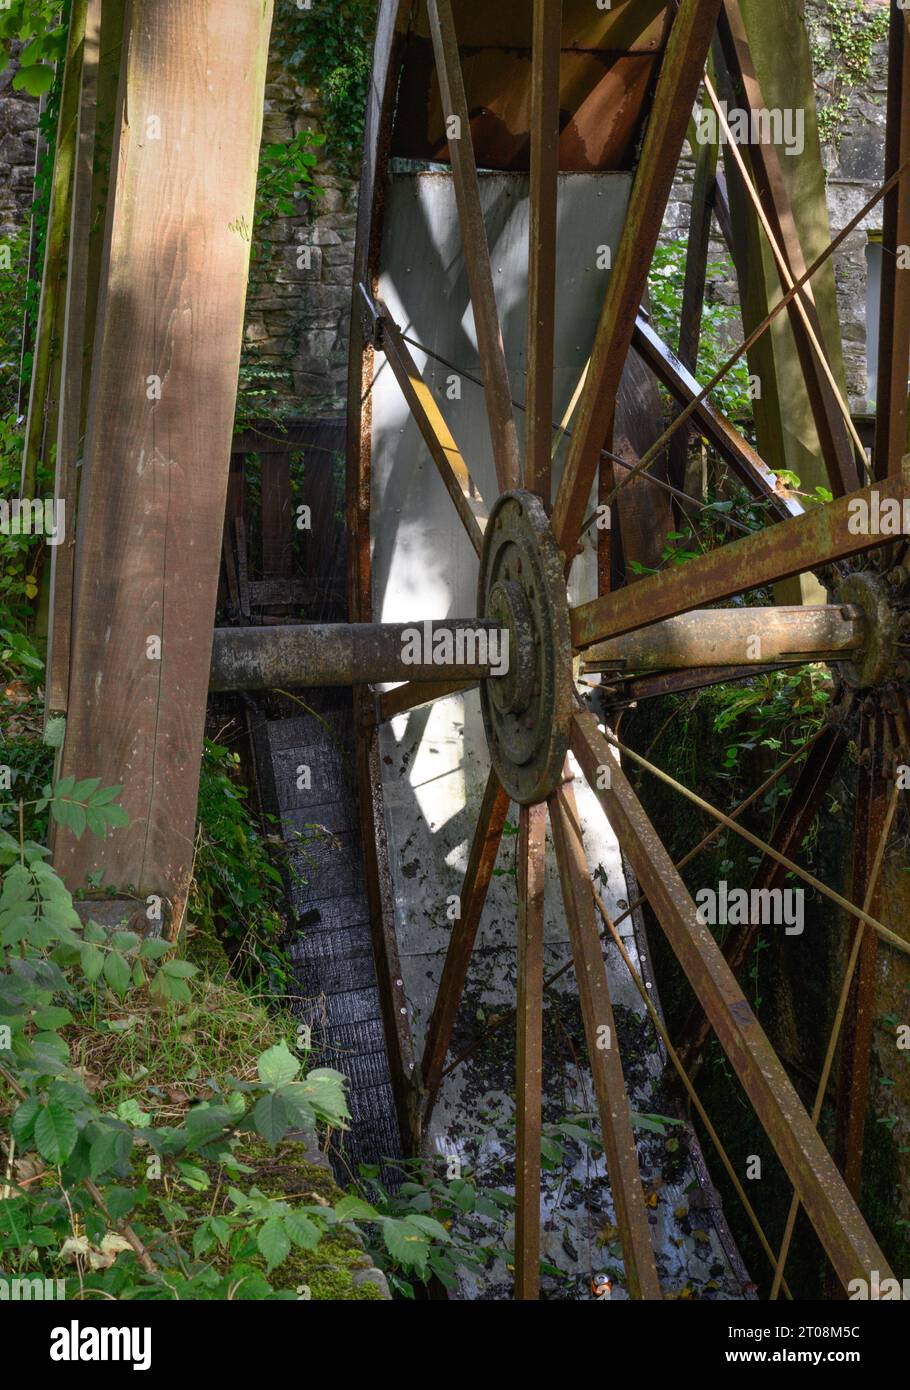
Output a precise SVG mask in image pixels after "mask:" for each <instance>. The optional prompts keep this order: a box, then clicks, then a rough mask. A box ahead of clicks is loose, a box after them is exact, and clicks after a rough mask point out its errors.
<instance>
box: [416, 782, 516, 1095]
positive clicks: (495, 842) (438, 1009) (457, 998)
mask: <svg viewBox="0 0 910 1390" xmlns="http://www.w3.org/2000/svg"><path fill="white" fill-rule="evenodd" d="M508 810H509V798H508V796H507V795H506V793H505V792H504V791H503V789H502V786H501V785H500V781H499V778H498V777H497V776H496V773H495V772H492V771H491V772H490V775H489V778H488V779H487V787H486V791H485V792H484V797H483V802H482V803H481V807H480V811H479V814H478V818H477V827H476V829H475V831H474V839H473V841H472V843H471V850H470V853H469V855H468V866H467V869H466V870H465V876H464V883H463V885H462V889H461V898H460V903H459V912H458V916H457V917H456V919H455V925H454V927H453V928H452V935H451V936H450V938H449V948H448V951H447V952H446V959H445V964H444V966H443V968H442V976H441V978H440V981H439V989H438V990H437V992H436V1002H435V1004H434V1005H433V1013H432V1015H431V1016H430V1022H429V1025H428V1027H427V1036H426V1042H425V1043H424V1051H423V1063H422V1066H421V1079H422V1083H423V1088H424V1091H425V1093H426V1106H425V1110H424V1122H426V1120H428V1119H429V1117H430V1114H431V1112H432V1109H433V1106H434V1104H435V1102H436V1093H437V1091H438V1090H439V1083H440V1081H441V1079H442V1069H443V1067H444V1066H445V1060H446V1054H447V1053H448V1050H449V1044H450V1042H451V1041H452V1032H453V1029H454V1027H455V1020H456V1018H457V1016H458V1007H459V1005H460V1003H461V996H462V993H463V991H464V983H465V980H466V978H467V974H468V966H469V964H470V962H471V954H472V952H473V950H474V941H475V939H476V937H477V928H478V927H479V925H480V914H481V913H482V912H483V905H484V903H485V902H486V900H487V890H488V888H489V886H490V879H491V878H492V877H493V868H494V866H495V864H496V856H497V854H498V853H499V845H500V841H501V840H502V832H503V827H504V826H505V823H506V815H507V814H508Z"/></svg>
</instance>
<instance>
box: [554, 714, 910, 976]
mask: <svg viewBox="0 0 910 1390" xmlns="http://www.w3.org/2000/svg"><path fill="white" fill-rule="evenodd" d="M588 721H590V726H589V724H588ZM580 722H581V723H583V724H584V727H585V728H588V727H591V728H593V730H594V735H595V736H596V738H597V740H598V741H599V742H600V743H602V744H603V746H604V747H606V748H609V746H610V745H611V744H612V745H613V747H614V748H618V749H619V751H620V752H621V753H623V754H624V755H625V756H626V757H627V758H631V759H632V761H633V762H636V763H638V765H639V767H643V768H644V769H645V771H646V772H650V773H651V775H652V777H656V778H657V779H658V781H661V782H663V783H664V785H665V786H667V787H672V788H673V790H674V791H677V792H679V794H680V796H684V797H685V798H686V800H687V801H691V802H692V804H693V806H697V807H698V808H699V810H701V811H704V812H705V814H706V815H709V816H713V817H714V819H715V820H716V821H719V822H720V824H721V825H725V826H726V827H727V829H728V830H733V831H735V832H736V834H737V835H739V836H740V837H741V838H742V839H743V840H747V841H748V843H749V844H750V845H754V846H755V848H756V849H760V850H762V851H763V853H765V854H767V855H768V856H769V858H771V859H774V860H776V861H777V863H778V864H781V865H782V866H783V867H784V868H785V869H787V870H788V872H790V873H791V874H796V876H797V878H801V879H802V881H803V883H807V884H808V885H809V887H810V888H814V889H815V891H816V892H817V893H821V895H822V897H824V898H827V899H828V900H829V901H830V902H832V903H836V904H837V906H838V907H840V908H842V909H843V911H844V912H848V913H849V914H850V915H851V916H852V917H857V918H859V920H860V921H861V922H865V923H866V924H867V926H870V927H872V928H873V929H874V930H875V931H876V932H877V933H878V935H879V936H880V937H881V938H882V940H884V941H890V942H891V945H892V946H896V947H897V949H898V950H899V951H901V952H903V953H904V954H905V955H910V941H907V940H905V939H904V938H903V937H901V936H898V934H897V932H893V931H891V929H890V928H889V927H886V926H884V925H883V923H881V922H879V921H878V920H877V919H876V918H875V917H872V916H871V915H870V914H869V913H868V912H866V911H864V909H863V908H861V907H858V906H857V905H856V904H855V903H851V902H848V901H847V899H846V898H845V897H842V895H841V894H840V893H835V891H834V889H833V888H829V887H828V885H827V884H825V883H822V881H821V879H818V878H816V877H815V875H814V874H810V873H808V872H807V871H806V870H805V869H803V868H801V867H800V865H799V864H795V863H794V862H793V860H792V859H788V858H787V856H786V855H785V854H781V853H780V852H779V851H778V850H776V849H775V848H774V846H773V845H769V844H768V843H767V841H765V840H762V839H760V838H759V837H758V835H753V834H752V831H751V830H747V829H746V828H745V826H743V825H739V824H738V823H737V822H736V821H735V820H734V819H733V817H732V816H728V815H725V814H724V812H723V811H719V810H718V809H717V807H716V806H712V805H711V803H710V801H705V799H704V797H701V796H698V795H697V794H696V793H695V792H693V791H690V790H689V788H688V787H685V786H683V784H682V782H677V780H676V778H675V777H670V776H669V774H668V773H666V772H663V771H662V770H661V769H660V768H659V767H655V766H654V764H653V763H650V762H648V760H647V758H643V757H642V756H641V754H640V753H636V752H635V750H634V748H629V747H627V746H626V744H624V743H620V741H619V739H618V738H616V737H615V736H614V735H613V734H610V735H608V736H605V735H604V734H602V733H600V732H599V731H598V729H597V724H596V721H595V720H594V717H593V715H590V714H585V715H582V716H580V717H576V720H575V723H576V726H577V725H578V724H579V723H580ZM573 748H574V745H573Z"/></svg>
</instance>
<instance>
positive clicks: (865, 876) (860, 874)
mask: <svg viewBox="0 0 910 1390" xmlns="http://www.w3.org/2000/svg"><path fill="white" fill-rule="evenodd" d="M883 731H884V719H883V717H882V714H881V711H875V712H873V713H871V714H869V713H866V712H865V711H864V712H863V714H862V718H861V723H860V737H859V748H860V765H859V775H858V781H857V791H856V813H855V817H854V826H855V828H854V835H853V872H852V880H851V885H850V892H851V895H852V897H853V898H855V899H856V898H858V899H859V900H860V901H862V902H863V904H864V906H865V907H866V911H867V912H871V911H872V909H873V905H874V904H875V899H876V892H875V890H876V887H877V884H878V878H879V871H880V869H881V861H882V858H883V856H884V851H885V843H886V840H887V831H888V830H889V829H890V825H891V820H892V818H893V810H892V809H891V803H892V800H893V797H892V790H891V787H890V786H889V783H888V781H887V778H886V774H885V772H884V769H883V763H884V755H885V751H886V750H885V748H884V747H883V746H882V740H883ZM866 760H868V766H865V765H864V762H865V761H866ZM862 925H863V924H862V923H859V924H858V926H859V927H862ZM857 951H858V962H857V964H858V969H857V974H856V979H855V981H854V983H853V988H852V989H851V991H850V996H849V1000H848V1003H847V1007H846V1016H845V1020H844V1030H843V1032H844V1036H843V1043H842V1045H841V1056H840V1075H839V1080H838V1096H837V1123H836V1138H835V1145H834V1156H835V1158H836V1159H837V1165H838V1167H839V1168H840V1170H841V1172H842V1173H843V1175H844V1181H845V1182H846V1184H847V1186H848V1187H849V1189H850V1191H851V1192H852V1193H853V1195H854V1197H857V1198H858V1197H859V1191H860V1181H861V1178H862V1166H863V1138H864V1131H865V1127H866V1111H867V1109H868V1104H869V1064H870V1059H871V1055H872V1030H873V1023H874V1019H875V975H876V960H877V956H878V938H877V937H876V934H875V932H872V931H864V932H863V935H862V939H861V941H860V943H859V944H858V946H857Z"/></svg>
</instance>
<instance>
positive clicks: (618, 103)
mask: <svg viewBox="0 0 910 1390" xmlns="http://www.w3.org/2000/svg"><path fill="white" fill-rule="evenodd" d="M532 8H533V7H532V5H531V4H530V3H529V0H505V3H503V4H497V5H493V6H483V5H477V4H476V3H474V2H473V0H455V3H453V6H452V9H453V11H454V18H455V31H456V34H457V37H458V43H459V46H460V49H461V58H462V67H463V69H464V76H465V87H466V90H467V99H468V110H469V111H470V116H471V134H472V136H473V139H474V149H475V153H476V156H477V163H478V165H479V166H480V167H482V168H484V169H516V170H517V169H522V170H524V169H527V168H528V167H529V157H530V141H531V137H530V131H531V101H532V95H531V94H532V87H533V76H532V63H531V46H532ZM562 8H563V18H562V55H561V59H560V72H559V100H558V105H559V120H558V126H559V140H558V156H559V168H560V169H562V170H563V171H565V172H593V171H595V170H625V169H631V168H632V167H633V162H634V156H635V150H636V147H637V144H638V140H639V138H640V135H641V127H642V122H643V120H644V117H645V110H646V101H647V96H648V93H649V90H650V87H651V83H652V81H653V78H654V75H655V70H656V62H657V60H658V59H659V56H660V51H661V49H662V47H663V44H664V42H665V39H666V34H667V27H668V22H669V6H668V5H667V4H666V3H665V0H616V2H615V3H614V4H612V5H611V6H609V7H608V8H602V7H600V6H598V5H595V4H593V3H591V0H564V3H563V7H562ZM398 27H399V31H400V32H401V34H402V35H405V34H407V41H406V44H405V45H403V47H402V54H403V57H404V70H403V73H402V80H401V86H400V88H399V92H398V107H397V113H396V122H395V130H394V136H393V143H392V153H393V154H395V155H401V156H404V157H406V158H410V159H422V160H433V161H437V162H441V163H447V162H448V161H449V156H450V152H449V146H448V139H447V136H446V130H445V117H446V116H448V115H449V114H451V113H450V111H448V110H447V111H445V112H444V111H443V109H442V101H441V99H440V92H439V84H438V81H437V78H436V73H435V65H434V62H433V55H432V50H431V44H430V28H429V25H428V23H427V15H426V10H425V7H424V6H423V5H420V6H414V7H413V8H412V9H411V11H410V12H409V13H407V14H403V15H402V17H401V18H400V19H399V25H398Z"/></svg>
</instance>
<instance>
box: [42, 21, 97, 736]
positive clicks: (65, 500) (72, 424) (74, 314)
mask: <svg viewBox="0 0 910 1390" xmlns="http://www.w3.org/2000/svg"><path fill="white" fill-rule="evenodd" d="M101 8H102V6H101V0H88V7H87V10H86V15H85V28H84V39H83V53H82V71H81V79H82V88H81V94H80V100H79V111H78V117H77V124H76V135H75V160H74V168H73V190H72V197H71V199H70V203H71V221H70V228H69V234H68V239H69V247H68V265H67V272H66V279H65V282H64V287H63V293H64V300H65V309H64V313H63V345H62V352H61V383H60V405H59V411H58V420H57V459H56V468H55V474H54V501H55V503H56V504H57V506H58V508H60V511H61V512H62V514H63V516H64V534H63V540H62V542H61V544H60V545H56V546H54V548H53V550H52V551H51V567H50V613H49V618H48V647H47V676H46V680H45V689H44V707H45V710H46V712H47V714H48V715H50V714H54V713H65V711H66V703H67V693H68V690H69V671H70V631H71V625H72V616H73V570H74V565H75V558H76V506H77V500H78V487H79V474H78V467H77V465H78V462H79V459H80V457H81V452H82V445H83V440H84V436H85V409H84V407H85V404H86V400H87V392H86V390H85V382H84V377H85V374H86V372H88V371H89V369H90V360H89V359H87V358H86V353H85V343H86V338H88V337H91V336H93V334H94V316H95V309H96V307H97V301H96V300H95V299H91V300H90V297H89V280H90V275H91V268H90V262H91V252H92V246H93V243H92V220H93V215H94V198H93V179H92V167H93V163H94V157H95V128H96V116H97V110H98V107H97V99H98V63H99V58H100V53H101ZM110 114H112V113H110ZM94 245H95V247H99V246H100V238H97V237H96V238H95V243H94ZM96 269H97V268H96ZM95 285H96V287H97V276H96V277H95ZM59 514H60V513H59V512H58V515H59Z"/></svg>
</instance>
